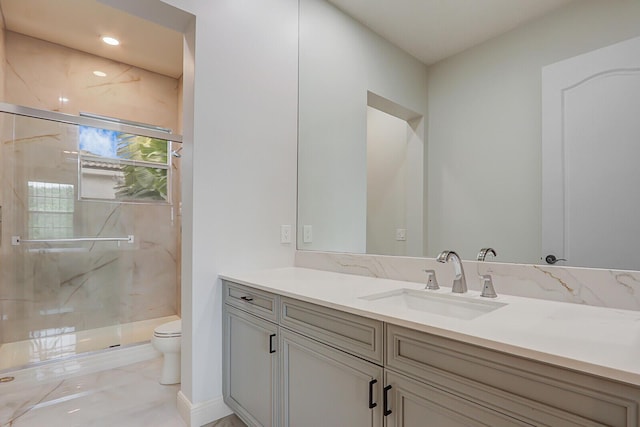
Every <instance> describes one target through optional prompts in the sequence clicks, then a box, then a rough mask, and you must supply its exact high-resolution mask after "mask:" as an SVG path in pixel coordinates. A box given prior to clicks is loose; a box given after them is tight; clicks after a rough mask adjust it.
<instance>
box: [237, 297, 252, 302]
mask: <svg viewBox="0 0 640 427" xmlns="http://www.w3.org/2000/svg"><path fill="white" fill-rule="evenodd" d="M240 299H241V300H244V301H246V302H251V301H253V298H252V297H240Z"/></svg>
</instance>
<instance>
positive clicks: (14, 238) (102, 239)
mask: <svg viewBox="0 0 640 427" xmlns="http://www.w3.org/2000/svg"><path fill="white" fill-rule="evenodd" d="M73 242H127V243H133V242H134V239H133V234H129V235H128V236H127V237H73V238H69V239H29V240H27V239H22V238H20V236H11V244H12V245H13V246H18V245H20V244H21V243H73Z"/></svg>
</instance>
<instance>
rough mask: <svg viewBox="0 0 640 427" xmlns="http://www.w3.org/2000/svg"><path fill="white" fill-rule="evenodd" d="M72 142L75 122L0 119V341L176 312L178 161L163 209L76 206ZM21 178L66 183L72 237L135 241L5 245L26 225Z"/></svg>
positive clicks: (96, 204)
mask: <svg viewBox="0 0 640 427" xmlns="http://www.w3.org/2000/svg"><path fill="white" fill-rule="evenodd" d="M77 137H78V131H77V127H76V126H74V125H69V124H62V123H57V122H51V121H46V120H40V119H33V118H27V117H20V116H14V115H11V114H7V113H2V114H0V165H1V170H0V183H2V185H1V186H0V206H2V222H1V223H0V225H1V231H2V235H1V238H0V343H3V342H14V341H20V340H24V339H29V338H37V337H41V336H43V334H44V335H48V336H55V335H60V334H63V333H68V332H73V331H80V330H86V329H92V328H98V327H103V326H109V325H117V324H122V323H129V322H133V321H138V320H144V319H151V318H157V317H164V316H169V315H174V314H176V313H178V314H179V312H180V311H179V299H178V294H179V279H180V250H179V249H180V215H179V211H178V209H177V206H178V204H179V200H180V198H179V188H180V185H179V175H180V173H179V161H175V162H174V164H173V165H172V167H173V168H174V174H173V176H172V177H173V186H172V188H173V190H174V195H173V201H174V203H173V204H171V205H170V204H163V203H144V204H140V203H117V202H110V201H93V200H82V199H78V185H79V183H80V182H79V181H80V180H81V177H80V176H79V174H78V142H77ZM28 182H46V183H52V184H53V185H58V184H60V185H65V186H72V187H71V188H73V190H72V191H73V196H72V197H73V209H72V212H71V213H69V215H70V216H71V218H72V220H71V228H72V229H71V232H72V236H73V237H84V236H91V237H93V236H102V237H123V236H128V235H134V239H135V241H134V243H133V244H130V243H127V242H82V243H73V244H69V243H47V244H42V243H23V244H21V245H18V246H15V245H12V244H11V236H12V235H19V236H23V238H28V236H29V232H30V228H32V227H33V226H34V224H33V217H32V216H30V215H31V214H32V212H30V209H29V198H30V197H31V196H30V194H29V185H28ZM67 188H69V187H67ZM54 226H55V225H54Z"/></svg>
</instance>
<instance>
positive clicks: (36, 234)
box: [28, 181, 75, 239]
mask: <svg viewBox="0 0 640 427" xmlns="http://www.w3.org/2000/svg"><path fill="white" fill-rule="evenodd" d="M28 186H29V238H30V239H64V238H69V237H73V211H74V200H75V198H74V191H73V190H74V188H73V185H71V184H60V183H56V182H38V181H29V182H28Z"/></svg>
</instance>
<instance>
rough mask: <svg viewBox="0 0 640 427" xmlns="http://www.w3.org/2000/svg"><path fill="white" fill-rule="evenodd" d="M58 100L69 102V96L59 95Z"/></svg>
mask: <svg viewBox="0 0 640 427" xmlns="http://www.w3.org/2000/svg"><path fill="white" fill-rule="evenodd" d="M58 101H60V102H69V98H65V97H64V96H61V97H60V98H58Z"/></svg>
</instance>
